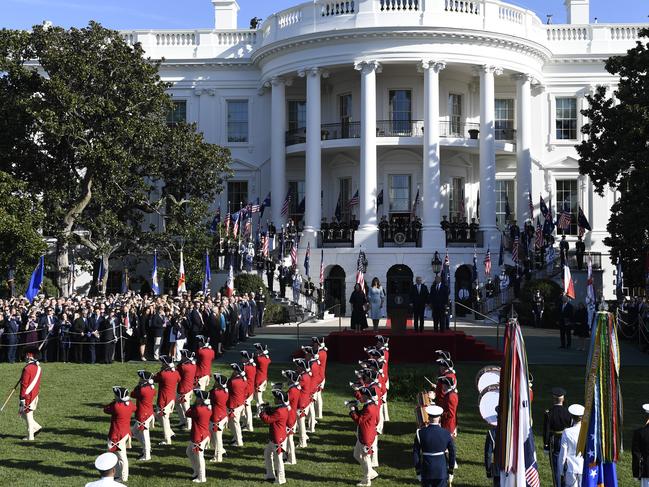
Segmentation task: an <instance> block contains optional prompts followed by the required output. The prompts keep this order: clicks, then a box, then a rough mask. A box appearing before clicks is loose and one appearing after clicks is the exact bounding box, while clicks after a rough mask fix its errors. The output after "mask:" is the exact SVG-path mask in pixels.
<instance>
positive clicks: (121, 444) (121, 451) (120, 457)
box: [108, 435, 130, 482]
mask: <svg viewBox="0 0 649 487" xmlns="http://www.w3.org/2000/svg"><path fill="white" fill-rule="evenodd" d="M129 439H130V436H129V435H126V436H125V437H124V438H122V439H121V440H119V441H118V442H117V444H116V445H115V446H116V447H117V451H115V455H117V465H116V466H115V477H117V478H119V479H121V480H122V481H124V482H126V481H128V456H126V444H127V443H128V440H129ZM111 448H113V442H112V441H110V440H108V450H110V449H111Z"/></svg>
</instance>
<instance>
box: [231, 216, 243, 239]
mask: <svg viewBox="0 0 649 487" xmlns="http://www.w3.org/2000/svg"><path fill="white" fill-rule="evenodd" d="M232 219H233V220H234V225H233V226H232V235H234V238H237V235H238V234H239V220H240V219H241V213H240V212H236V213H232Z"/></svg>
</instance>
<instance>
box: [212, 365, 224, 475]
mask: <svg viewBox="0 0 649 487" xmlns="http://www.w3.org/2000/svg"><path fill="white" fill-rule="evenodd" d="M228 396H229V392H228V378H227V377H226V376H224V375H221V374H214V387H213V388H212V390H211V391H210V401H211V403H212V417H211V419H210V431H211V440H210V441H211V442H212V446H214V457H213V458H212V459H211V460H210V462H222V461H223V455H225V449H224V448H223V430H224V429H225V427H226V425H227V423H228Z"/></svg>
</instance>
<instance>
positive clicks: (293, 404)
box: [282, 370, 300, 465]
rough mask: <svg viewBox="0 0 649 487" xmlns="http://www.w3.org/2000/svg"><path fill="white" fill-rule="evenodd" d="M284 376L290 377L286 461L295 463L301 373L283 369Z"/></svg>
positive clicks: (290, 463) (291, 463)
mask: <svg viewBox="0 0 649 487" xmlns="http://www.w3.org/2000/svg"><path fill="white" fill-rule="evenodd" d="M282 376H284V377H285V378H286V379H288V403H289V406H290V408H289V411H288V419H287V420H286V434H287V438H286V456H287V460H286V463H288V464H289V465H295V464H296V463H297V459H296V456H295V441H294V436H295V432H296V430H297V408H298V403H299V401H300V384H299V375H298V373H297V372H295V371H293V370H283V371H282Z"/></svg>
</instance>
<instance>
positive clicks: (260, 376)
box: [255, 343, 271, 407]
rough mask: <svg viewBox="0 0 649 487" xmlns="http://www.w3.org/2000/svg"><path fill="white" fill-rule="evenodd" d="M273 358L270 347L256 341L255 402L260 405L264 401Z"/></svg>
mask: <svg viewBox="0 0 649 487" xmlns="http://www.w3.org/2000/svg"><path fill="white" fill-rule="evenodd" d="M270 363H271V359H270V354H269V353H268V347H267V346H266V345H262V344H261V343H255V364H256V366H257V367H256V371H255V404H257V407H259V405H260V404H262V403H263V402H264V392H265V391H266V386H267V384H268V367H269V366H270Z"/></svg>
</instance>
